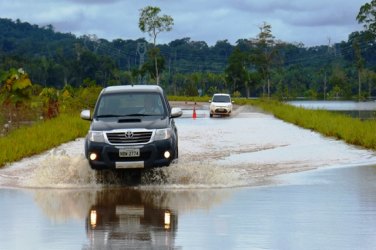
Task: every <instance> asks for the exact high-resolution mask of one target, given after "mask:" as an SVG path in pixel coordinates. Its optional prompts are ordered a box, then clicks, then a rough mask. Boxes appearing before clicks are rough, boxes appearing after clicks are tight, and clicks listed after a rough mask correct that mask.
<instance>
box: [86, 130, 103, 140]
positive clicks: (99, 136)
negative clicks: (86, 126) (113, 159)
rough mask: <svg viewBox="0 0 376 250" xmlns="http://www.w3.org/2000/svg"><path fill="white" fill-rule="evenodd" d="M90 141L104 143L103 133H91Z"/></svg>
mask: <svg viewBox="0 0 376 250" xmlns="http://www.w3.org/2000/svg"><path fill="white" fill-rule="evenodd" d="M89 140H90V141H93V142H104V135H103V132H102V131H89Z"/></svg>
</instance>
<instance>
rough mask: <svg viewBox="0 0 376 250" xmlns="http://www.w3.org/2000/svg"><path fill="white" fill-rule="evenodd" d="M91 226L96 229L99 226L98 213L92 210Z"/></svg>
mask: <svg viewBox="0 0 376 250" xmlns="http://www.w3.org/2000/svg"><path fill="white" fill-rule="evenodd" d="M90 225H91V226H92V227H95V226H96V225H97V211H95V210H91V211H90Z"/></svg>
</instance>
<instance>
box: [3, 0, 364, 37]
mask: <svg viewBox="0 0 376 250" xmlns="http://www.w3.org/2000/svg"><path fill="white" fill-rule="evenodd" d="M364 2H365V0H351V1H343V0H331V1H328V0H325V1H324V0H315V1H312V0H262V1H260V0H206V1H202V0H190V1H185V2H184V1H177V0H154V1H152V0H137V1H131V0H128V1H125V0H106V1H105V0H55V1H48V0H12V1H8V0H0V6H1V8H0V16H1V17H5V18H11V19H13V20H15V19H17V18H19V19H20V20H21V21H27V22H30V23H32V24H38V25H47V24H52V25H53V26H54V27H55V29H56V30H57V31H60V32H71V33H73V34H76V35H83V34H96V35H97V36H98V37H100V38H105V39H108V40H112V39H117V38H121V39H138V38H141V37H145V38H146V39H149V38H148V36H147V34H144V33H142V32H141V31H140V30H139V28H138V18H139V10H140V9H141V8H143V7H145V6H147V5H153V6H158V7H160V8H161V10H162V11H161V12H162V14H167V15H171V16H172V17H173V18H174V23H175V25H174V27H173V30H172V31H170V32H164V33H161V34H160V35H159V36H158V42H159V43H168V42H170V41H172V40H175V39H181V38H184V37H190V38H191V39H192V40H195V41H206V42H207V43H208V44H209V45H214V44H215V43H216V42H217V41H218V40H224V39H228V40H229V41H230V42H231V43H233V44H234V43H235V41H237V40H238V39H243V38H252V37H256V35H257V34H258V32H259V29H258V26H259V25H260V24H261V23H263V22H264V21H266V22H268V23H269V24H271V25H272V31H273V34H274V35H275V37H276V38H278V39H281V40H284V41H287V42H303V43H304V44H306V45H317V43H318V42H320V41H323V43H325V41H326V40H327V37H328V36H331V37H332V39H333V41H334V42H340V41H341V39H347V36H348V35H349V34H350V33H351V32H353V31H356V30H360V29H361V26H360V25H358V24H357V22H356V20H355V17H356V15H357V13H358V11H359V8H360V6H361V5H363V4H364Z"/></svg>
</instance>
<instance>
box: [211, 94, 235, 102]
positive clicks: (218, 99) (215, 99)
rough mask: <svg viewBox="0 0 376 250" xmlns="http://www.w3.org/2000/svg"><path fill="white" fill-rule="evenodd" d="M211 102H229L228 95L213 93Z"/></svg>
mask: <svg viewBox="0 0 376 250" xmlns="http://www.w3.org/2000/svg"><path fill="white" fill-rule="evenodd" d="M213 102H231V100H230V97H229V96H228V95H215V96H213Z"/></svg>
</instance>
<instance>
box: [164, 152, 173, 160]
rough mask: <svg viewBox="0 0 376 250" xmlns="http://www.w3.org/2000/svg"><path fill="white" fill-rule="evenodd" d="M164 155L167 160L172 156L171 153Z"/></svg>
mask: <svg viewBox="0 0 376 250" xmlns="http://www.w3.org/2000/svg"><path fill="white" fill-rule="evenodd" d="M163 155H164V157H165V158H166V159H168V158H170V156H171V154H170V152H169V151H166V152H164V154H163Z"/></svg>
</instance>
